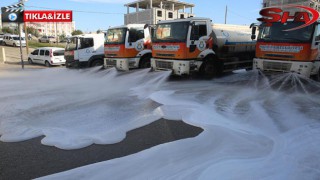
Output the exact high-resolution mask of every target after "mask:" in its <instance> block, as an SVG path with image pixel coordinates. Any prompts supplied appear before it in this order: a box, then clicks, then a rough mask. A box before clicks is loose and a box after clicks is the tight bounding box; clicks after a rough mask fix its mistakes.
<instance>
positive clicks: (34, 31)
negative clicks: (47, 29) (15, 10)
mask: <svg viewBox="0 0 320 180" xmlns="http://www.w3.org/2000/svg"><path fill="white" fill-rule="evenodd" d="M27 32H28V34H31V35H32V36H35V37H39V36H40V33H39V31H38V30H37V29H35V28H34V27H27Z"/></svg>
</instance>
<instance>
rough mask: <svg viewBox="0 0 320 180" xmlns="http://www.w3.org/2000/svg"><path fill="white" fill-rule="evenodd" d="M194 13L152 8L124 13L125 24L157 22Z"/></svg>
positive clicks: (189, 15) (191, 15) (186, 16)
mask: <svg viewBox="0 0 320 180" xmlns="http://www.w3.org/2000/svg"><path fill="white" fill-rule="evenodd" d="M194 16H195V15H194V14H191V13H183V12H179V11H173V10H167V9H160V8H152V9H146V10H143V11H139V12H134V13H130V14H125V15H124V24H157V22H158V21H163V20H173V19H180V18H182V17H183V18H188V17H194Z"/></svg>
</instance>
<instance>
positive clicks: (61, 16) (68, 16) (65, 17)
mask: <svg viewBox="0 0 320 180" xmlns="http://www.w3.org/2000/svg"><path fill="white" fill-rule="evenodd" d="M23 19H24V22H72V11H60V10H59V11H27V10H25V11H24V13H23Z"/></svg>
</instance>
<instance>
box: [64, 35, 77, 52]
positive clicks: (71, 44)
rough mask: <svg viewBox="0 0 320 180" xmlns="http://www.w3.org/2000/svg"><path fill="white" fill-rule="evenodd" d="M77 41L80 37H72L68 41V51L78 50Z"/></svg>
mask: <svg viewBox="0 0 320 180" xmlns="http://www.w3.org/2000/svg"><path fill="white" fill-rule="evenodd" d="M77 42H78V38H77V37H72V38H70V39H69V40H68V41H67V46H66V51H73V50H77Z"/></svg>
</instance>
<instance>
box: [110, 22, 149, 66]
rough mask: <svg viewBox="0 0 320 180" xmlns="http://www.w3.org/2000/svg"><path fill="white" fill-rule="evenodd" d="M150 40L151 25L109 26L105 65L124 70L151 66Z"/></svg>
mask: <svg viewBox="0 0 320 180" xmlns="http://www.w3.org/2000/svg"><path fill="white" fill-rule="evenodd" d="M150 40H151V37H150V31H149V26H148V25H145V24H128V25H123V26H118V27H112V28H109V29H108V31H107V32H106V33H105V45H104V49H105V53H104V54H105V58H104V67H105V68H109V67H116V68H117V69H118V70H124V71H127V70H129V69H132V68H148V67H150V58H151V56H152V53H151V41H150Z"/></svg>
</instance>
